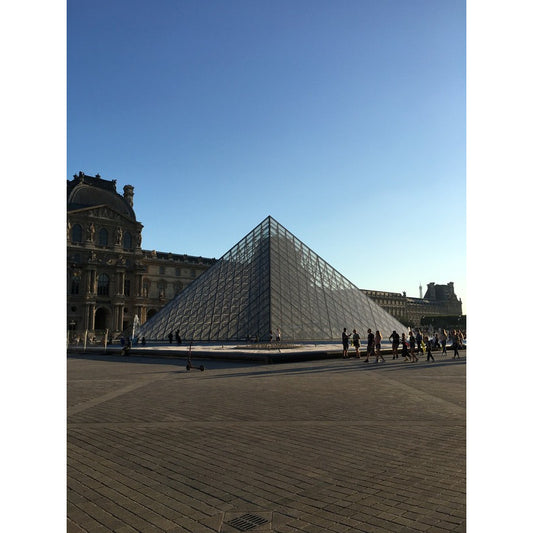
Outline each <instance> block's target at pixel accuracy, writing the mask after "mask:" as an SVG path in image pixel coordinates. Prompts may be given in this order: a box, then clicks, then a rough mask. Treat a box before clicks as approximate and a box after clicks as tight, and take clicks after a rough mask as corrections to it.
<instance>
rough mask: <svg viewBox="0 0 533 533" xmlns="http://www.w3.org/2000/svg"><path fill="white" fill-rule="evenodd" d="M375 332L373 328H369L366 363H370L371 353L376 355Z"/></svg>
mask: <svg viewBox="0 0 533 533" xmlns="http://www.w3.org/2000/svg"><path fill="white" fill-rule="evenodd" d="M374 353H375V352H374V334H373V333H372V330H371V329H370V328H368V337H367V343H366V359H365V363H368V358H369V357H370V356H371V355H374Z"/></svg>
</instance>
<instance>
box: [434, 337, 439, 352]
mask: <svg viewBox="0 0 533 533" xmlns="http://www.w3.org/2000/svg"><path fill="white" fill-rule="evenodd" d="M433 348H434V349H435V350H436V349H437V348H440V344H439V335H438V333H435V338H434V339H433Z"/></svg>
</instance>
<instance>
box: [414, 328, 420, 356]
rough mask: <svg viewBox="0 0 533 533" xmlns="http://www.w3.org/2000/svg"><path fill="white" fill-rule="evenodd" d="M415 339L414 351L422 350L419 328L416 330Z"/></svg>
mask: <svg viewBox="0 0 533 533" xmlns="http://www.w3.org/2000/svg"><path fill="white" fill-rule="evenodd" d="M415 340H416V353H420V352H421V351H422V333H420V330H417V332H416V337H415Z"/></svg>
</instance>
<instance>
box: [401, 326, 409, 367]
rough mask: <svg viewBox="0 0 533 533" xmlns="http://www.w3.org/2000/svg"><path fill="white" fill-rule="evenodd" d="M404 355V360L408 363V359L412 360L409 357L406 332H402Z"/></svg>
mask: <svg viewBox="0 0 533 533" xmlns="http://www.w3.org/2000/svg"><path fill="white" fill-rule="evenodd" d="M402 357H403V358H404V359H403V362H404V363H406V362H407V361H410V358H409V345H408V344H407V339H406V337H405V333H402Z"/></svg>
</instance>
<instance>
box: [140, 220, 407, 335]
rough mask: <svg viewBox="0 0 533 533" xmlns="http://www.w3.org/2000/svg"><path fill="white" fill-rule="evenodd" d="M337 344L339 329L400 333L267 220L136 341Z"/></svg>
mask: <svg viewBox="0 0 533 533" xmlns="http://www.w3.org/2000/svg"><path fill="white" fill-rule="evenodd" d="M278 328H280V330H281V333H282V339H283V340H284V341H330V340H337V341H338V340H339V338H340V336H341V332H342V330H343V328H347V329H348V331H349V332H351V331H352V329H353V328H356V329H357V331H358V332H359V333H360V334H361V337H362V338H364V336H365V335H366V331H367V329H368V328H371V329H372V330H373V331H375V330H380V331H381V333H382V334H383V337H384V338H387V337H388V336H389V335H390V334H391V332H392V331H393V330H396V331H398V332H401V331H403V330H404V329H405V327H404V326H403V325H402V324H401V323H400V322H399V321H398V320H396V319H395V318H394V317H393V316H392V315H390V314H389V313H387V312H386V311H385V310H384V309H382V308H381V307H380V306H379V305H377V304H376V303H375V302H373V301H372V300H371V299H370V298H368V297H367V296H366V295H365V294H364V293H363V292H362V291H360V290H359V289H358V288H357V287H356V286H355V285H354V284H353V283H351V282H350V281H349V280H348V279H346V278H345V277H344V276H343V275H342V274H340V273H339V272H337V270H335V269H334V268H333V267H332V266H330V265H329V264H328V263H326V261H324V260H323V259H322V258H320V257H319V256H318V255H317V254H316V253H315V252H313V250H311V249H310V248H309V247H307V246H306V245H305V244H304V243H302V242H301V241H300V240H299V239H297V238H296V237H295V236H294V235H293V234H292V233H291V232H289V231H288V230H286V229H285V228H284V227H283V226H282V225H281V224H279V223H278V222H277V221H276V220H274V219H273V218H272V217H270V216H268V217H267V218H266V219H265V220H263V222H261V223H260V224H259V225H258V226H257V227H256V228H254V229H253V230H252V231H251V232H250V233H248V235H246V236H245V237H244V238H243V239H242V240H241V241H240V242H238V243H237V244H236V245H235V246H233V248H231V250H229V251H228V252H226V253H225V254H224V255H223V256H222V258H221V259H219V260H218V261H217V262H216V263H215V264H214V265H213V266H212V267H211V268H209V269H208V270H206V271H205V272H204V273H203V274H202V275H201V276H199V277H198V278H197V279H196V280H195V281H194V282H192V283H191V284H190V285H189V286H187V287H186V288H185V290H184V291H183V292H181V293H180V294H178V295H177V296H176V297H175V298H174V299H173V300H171V301H170V302H169V303H168V304H167V305H166V306H165V307H163V309H161V310H160V311H159V312H158V313H156V314H155V315H154V316H153V317H152V318H151V319H150V320H148V321H147V322H146V323H145V324H143V325H142V326H141V327H140V330H139V337H142V336H144V337H145V338H146V339H148V340H165V339H166V338H167V336H168V334H169V333H170V332H172V333H173V334H174V333H175V332H176V331H177V330H179V331H180V335H181V337H182V338H184V339H186V340H187V341H192V340H194V341H237V340H245V339H246V338H248V337H249V336H250V337H255V336H256V335H257V337H258V338H259V340H267V339H268V338H269V333H270V331H272V332H274V334H275V333H276V330H277V329H278Z"/></svg>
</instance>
